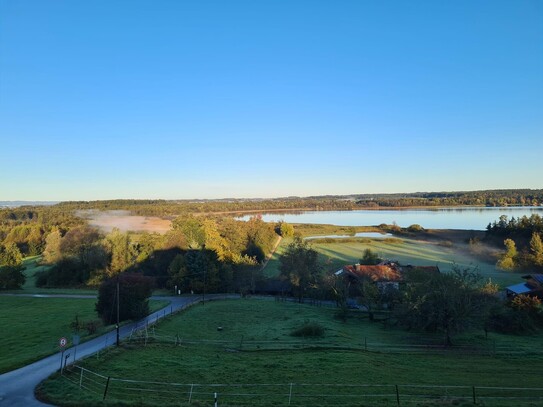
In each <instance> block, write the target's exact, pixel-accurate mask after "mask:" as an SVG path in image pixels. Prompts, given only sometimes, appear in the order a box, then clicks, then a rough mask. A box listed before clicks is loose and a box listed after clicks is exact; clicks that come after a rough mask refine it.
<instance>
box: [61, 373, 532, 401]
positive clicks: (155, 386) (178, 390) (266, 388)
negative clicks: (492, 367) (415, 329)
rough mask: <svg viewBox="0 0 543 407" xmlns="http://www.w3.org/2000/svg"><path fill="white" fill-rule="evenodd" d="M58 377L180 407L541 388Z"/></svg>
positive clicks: (526, 395) (479, 394)
mask: <svg viewBox="0 0 543 407" xmlns="http://www.w3.org/2000/svg"><path fill="white" fill-rule="evenodd" d="M63 378H64V379H65V380H67V381H68V382H69V383H70V384H69V385H70V386H72V387H74V388H78V389H80V390H81V391H87V392H89V393H92V395H94V398H95V399H96V401H97V402H98V401H100V400H102V401H106V402H109V403H111V404H115V403H130V404H136V403H142V404H143V403H145V404H161V405H169V404H175V405H181V406H190V405H198V406H212V405H215V406H307V405H311V406H333V405H341V406H360V405H370V406H374V405H379V406H382V405H383V406H386V405H388V406H409V405H417V406H421V405H436V404H439V405H449V404H450V405H457V404H459V403H463V404H466V403H468V404H482V405H485V406H507V405H540V403H542V402H543V388H519V387H485V386H454V385H438V386H427V385H418V384H314V383H270V384H265V383H263V384H201V383H188V384H187V383H170V382H160V381H144V380H129V379H123V378H114V377H107V376H104V375H102V374H99V373H96V372H93V371H91V370H88V369H85V368H83V367H81V366H78V365H73V366H71V367H69V368H68V369H66V370H65V372H64V375H63Z"/></svg>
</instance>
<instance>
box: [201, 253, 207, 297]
mask: <svg viewBox="0 0 543 407" xmlns="http://www.w3.org/2000/svg"><path fill="white" fill-rule="evenodd" d="M205 250H206V245H205V244H204V245H203V246H202V254H203V260H204V261H203V262H202V264H203V265H204V294H203V296H202V305H206V282H207V267H206V253H205Z"/></svg>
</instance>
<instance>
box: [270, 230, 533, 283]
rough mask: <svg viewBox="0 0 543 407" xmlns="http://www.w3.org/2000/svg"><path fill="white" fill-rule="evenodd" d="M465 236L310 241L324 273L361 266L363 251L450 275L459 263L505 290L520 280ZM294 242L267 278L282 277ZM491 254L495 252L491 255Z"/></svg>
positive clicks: (444, 234) (275, 257)
mask: <svg viewBox="0 0 543 407" xmlns="http://www.w3.org/2000/svg"><path fill="white" fill-rule="evenodd" d="M296 227H297V229H296V230H297V231H301V232H302V235H303V236H314V235H321V234H322V235H324V234H326V235H329V234H340V235H341V234H347V233H349V232H350V233H351V234H353V233H355V232H366V231H376V230H372V228H363V227H362V228H358V227H357V228H350V229H349V228H348V227H341V228H337V227H333V226H332V225H303V226H302V227H301V228H300V229H298V225H297V226H296ZM377 230H378V229H377ZM467 236H469V232H466V233H463V234H462V233H457V234H453V233H447V232H446V231H442V232H441V235H439V232H433V233H432V232H430V233H425V234H422V235H416V234H414V235H411V236H399V237H393V238H385V239H370V238H348V239H316V240H311V241H310V244H311V247H312V248H313V249H315V250H316V251H317V252H318V253H319V257H320V259H321V263H322V265H323V268H324V271H325V272H335V271H337V270H339V269H341V268H342V267H343V266H344V265H347V264H353V263H358V262H359V260H360V258H361V257H362V255H363V252H364V250H366V249H371V250H373V251H374V252H376V253H377V254H378V255H379V257H381V258H384V259H388V260H396V261H399V262H400V264H413V265H420V266H435V265H437V266H439V268H440V270H441V271H444V272H447V271H450V270H451V269H452V267H453V266H454V265H455V264H456V265H458V266H460V267H475V268H477V270H478V272H479V273H480V274H481V276H482V277H483V278H484V279H485V280H488V279H492V281H493V282H495V283H497V284H499V285H500V286H501V287H502V288H503V287H505V286H508V285H511V284H516V283H519V282H520V281H521V275H522V274H525V273H516V272H511V271H503V270H499V269H497V268H496V265H495V259H494V258H493V257H492V256H489V255H488V252H491V250H492V249H489V248H486V247H485V248H484V253H485V255H484V256H481V255H478V254H477V253H473V252H472V251H471V249H470V247H469V245H468V244H467V243H466V240H467V239H466V237H467ZM291 242H292V239H283V240H282V241H281V243H280V245H279V247H278V248H277V250H276V252H275V253H274V254H273V256H272V257H271V259H270V261H269V263H268V264H267V266H266V268H265V269H264V274H265V275H266V276H267V277H275V276H278V275H279V274H280V270H279V265H280V260H279V259H280V256H281V254H282V253H284V251H285V250H286V247H287V246H288V244H289V243H291ZM491 253H492V252H491Z"/></svg>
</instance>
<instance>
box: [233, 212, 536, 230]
mask: <svg viewBox="0 0 543 407" xmlns="http://www.w3.org/2000/svg"><path fill="white" fill-rule="evenodd" d="M534 213H536V214H538V215H539V216H543V207H507V208H483V207H464V208H441V209H400V210H357V211H307V212H300V213H266V214H263V215H262V219H263V220H264V221H266V222H278V221H284V222H288V223H317V224H330V225H338V226H373V225H380V224H381V223H386V224H392V223H393V222H396V223H397V224H398V225H399V226H402V227H407V226H409V225H413V224H415V223H416V224H419V225H421V226H422V227H424V228H426V229H473V230H485V229H486V226H487V225H488V224H489V223H490V222H494V221H495V220H498V218H499V217H500V216H501V215H507V216H508V217H509V218H511V217H513V216H514V217H515V218H517V217H522V216H524V215H526V216H530V215H532V214H534ZM251 216H253V215H247V216H243V217H241V218H240V219H244V220H247V219H249V218H250V217H251Z"/></svg>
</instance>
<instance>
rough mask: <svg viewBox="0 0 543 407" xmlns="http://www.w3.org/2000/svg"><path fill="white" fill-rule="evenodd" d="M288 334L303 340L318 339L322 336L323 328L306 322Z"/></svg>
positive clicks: (317, 324)
mask: <svg viewBox="0 0 543 407" xmlns="http://www.w3.org/2000/svg"><path fill="white" fill-rule="evenodd" d="M290 334H291V335H292V336H301V337H303V338H320V337H322V336H324V327H323V326H322V325H321V324H319V323H317V322H306V323H305V324H304V325H303V326H301V327H300V328H297V329H295V330H293V331H292V332H291V333H290Z"/></svg>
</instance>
